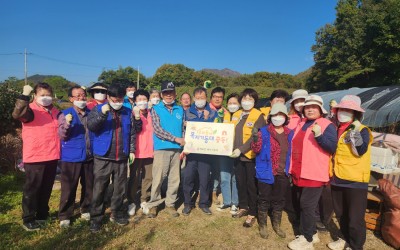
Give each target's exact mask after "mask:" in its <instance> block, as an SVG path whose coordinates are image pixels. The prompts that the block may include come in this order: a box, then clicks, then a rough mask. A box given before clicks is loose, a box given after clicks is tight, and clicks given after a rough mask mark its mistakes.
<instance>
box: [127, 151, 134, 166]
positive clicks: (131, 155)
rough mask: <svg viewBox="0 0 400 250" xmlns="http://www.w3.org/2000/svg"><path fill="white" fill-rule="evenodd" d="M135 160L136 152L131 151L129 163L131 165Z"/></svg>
mask: <svg viewBox="0 0 400 250" xmlns="http://www.w3.org/2000/svg"><path fill="white" fill-rule="evenodd" d="M134 160H135V153H129V159H128V165H131V164H132V163H133V161H134Z"/></svg>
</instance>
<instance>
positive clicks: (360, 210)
mask: <svg viewBox="0 0 400 250" xmlns="http://www.w3.org/2000/svg"><path fill="white" fill-rule="evenodd" d="M331 189H332V201H333V209H334V210H335V214H336V218H337V220H338V221H339V226H340V231H341V233H342V236H343V238H344V240H346V242H347V243H349V245H350V247H351V249H355V250H357V249H363V245H364V243H365V240H366V233H367V232H366V226H365V210H366V208H367V195H368V190H367V189H357V188H345V187H338V186H331Z"/></svg>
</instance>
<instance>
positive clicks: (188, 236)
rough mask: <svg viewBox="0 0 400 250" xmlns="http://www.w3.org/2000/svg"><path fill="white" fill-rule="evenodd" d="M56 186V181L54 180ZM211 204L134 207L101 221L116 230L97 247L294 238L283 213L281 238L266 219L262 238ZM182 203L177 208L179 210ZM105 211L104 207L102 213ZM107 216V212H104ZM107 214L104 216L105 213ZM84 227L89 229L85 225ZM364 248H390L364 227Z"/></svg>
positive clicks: (270, 245)
mask: <svg viewBox="0 0 400 250" xmlns="http://www.w3.org/2000/svg"><path fill="white" fill-rule="evenodd" d="M54 188H55V189H59V183H57V182H56V183H55V186H54ZM216 208H217V206H216V205H212V207H211V211H212V212H213V215H211V216H210V215H205V214H203V213H202V212H201V211H200V210H199V209H198V208H196V209H194V210H193V211H192V213H191V214H190V215H189V216H183V215H182V214H181V215H180V216H179V217H178V218H172V217H171V216H170V215H169V214H168V213H167V212H165V211H164V210H163V209H162V208H161V209H160V211H159V213H158V216H157V217H156V218H154V219H149V218H147V217H146V216H145V215H143V214H142V212H141V210H138V211H137V214H136V215H135V216H134V217H131V219H130V223H129V225H127V226H125V227H118V226H115V225H113V224H112V223H110V222H107V223H105V224H104V225H103V229H102V231H101V232H100V234H101V233H102V232H105V234H109V233H110V232H109V231H112V230H114V231H115V233H116V234H117V236H116V237H112V238H110V239H108V240H106V241H104V244H103V245H102V246H101V247H100V248H102V249H115V248H117V249H288V248H287V244H288V243H289V242H290V241H291V240H293V239H294V238H295V235H294V230H293V227H292V224H291V223H290V222H289V219H288V215H287V214H286V213H284V214H283V218H282V228H283V229H284V231H285V232H286V234H287V237H286V238H285V239H282V238H279V237H278V236H277V235H276V234H275V233H274V231H273V230H272V227H271V223H270V221H269V220H268V225H267V228H268V232H269V238H268V239H262V238H261V237H259V234H258V226H257V224H255V225H254V226H253V227H252V228H244V227H243V226H242V224H243V222H244V218H240V219H234V218H232V217H231V214H230V213H229V211H226V212H220V211H217V210H216ZM182 209H183V205H181V206H180V207H179V209H178V211H179V213H181V211H182ZM107 214H108V215H109V211H106V215H107ZM106 217H107V216H106ZM107 218H108V217H107ZM329 229H330V230H329V231H330V232H319V238H320V240H321V242H320V243H317V244H314V247H315V249H328V247H327V246H326V245H327V244H328V243H329V242H330V241H331V240H332V237H335V235H337V232H338V228H337V222H336V219H334V223H332V224H331V225H330V226H329ZM87 230H89V228H88V225H87ZM364 249H371V250H373V249H374V250H375V249H380V250H385V249H393V248H391V247H390V246H389V245H387V244H386V243H385V242H384V241H383V240H382V238H381V236H379V235H378V234H375V233H374V232H372V231H370V230H367V241H366V244H365V246H364Z"/></svg>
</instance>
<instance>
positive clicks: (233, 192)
mask: <svg viewBox="0 0 400 250" xmlns="http://www.w3.org/2000/svg"><path fill="white" fill-rule="evenodd" d="M218 158H219V159H218V162H219V166H220V169H221V193H222V197H223V200H224V205H228V206H231V205H235V206H238V205H239V198H238V189H237V186H236V177H235V171H234V164H233V159H232V158H229V157H228V156H219V157H218Z"/></svg>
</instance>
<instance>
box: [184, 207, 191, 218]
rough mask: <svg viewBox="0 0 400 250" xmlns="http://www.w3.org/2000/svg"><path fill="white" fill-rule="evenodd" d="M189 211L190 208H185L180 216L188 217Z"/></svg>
mask: <svg viewBox="0 0 400 250" xmlns="http://www.w3.org/2000/svg"><path fill="white" fill-rule="evenodd" d="M191 211H192V208H191V207H189V206H185V207H184V208H183V209H182V214H183V215H185V216H188V215H189V214H190V212H191Z"/></svg>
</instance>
